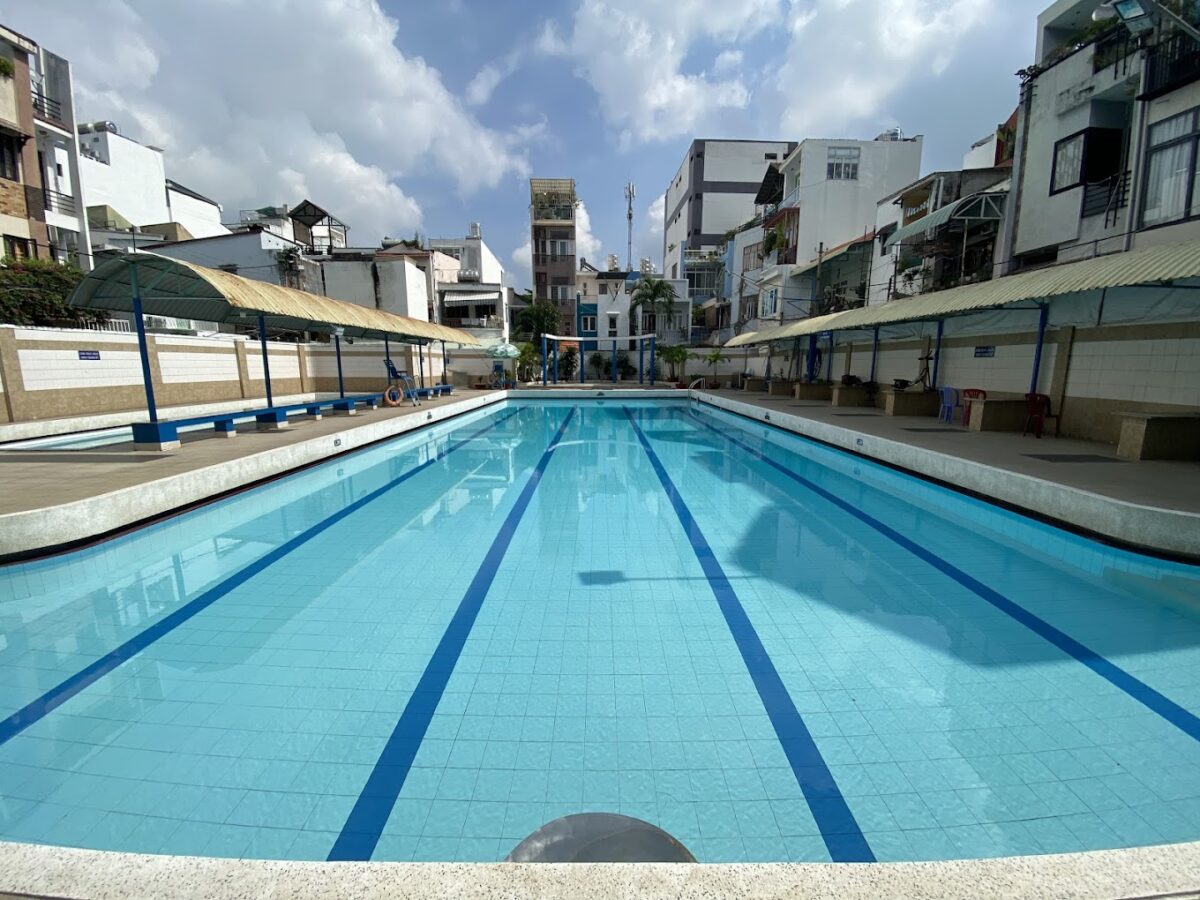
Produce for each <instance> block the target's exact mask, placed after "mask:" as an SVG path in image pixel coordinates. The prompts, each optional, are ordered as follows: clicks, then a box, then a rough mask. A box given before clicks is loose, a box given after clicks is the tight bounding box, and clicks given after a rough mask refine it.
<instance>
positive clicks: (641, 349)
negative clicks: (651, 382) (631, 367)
mask: <svg viewBox="0 0 1200 900" xmlns="http://www.w3.org/2000/svg"><path fill="white" fill-rule="evenodd" d="M645 365H646V342H645V341H638V384H645V383H646V382H645V380H644V379H643V377H642V369H643V368H644V367H645Z"/></svg>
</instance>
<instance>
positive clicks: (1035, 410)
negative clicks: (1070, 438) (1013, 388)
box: [1021, 394, 1058, 438]
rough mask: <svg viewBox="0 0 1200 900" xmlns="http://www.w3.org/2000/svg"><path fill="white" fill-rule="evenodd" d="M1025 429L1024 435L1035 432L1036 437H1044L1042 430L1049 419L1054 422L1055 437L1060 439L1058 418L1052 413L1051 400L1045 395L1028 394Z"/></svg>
mask: <svg viewBox="0 0 1200 900" xmlns="http://www.w3.org/2000/svg"><path fill="white" fill-rule="evenodd" d="M1025 403H1026V415H1025V429H1024V431H1022V432H1021V433H1022V434H1029V432H1030V431H1032V432H1033V436H1034V437H1038V438H1040V437H1041V436H1042V429H1043V428H1044V427H1045V425H1046V420H1047V419H1053V420H1054V436H1055V437H1058V416H1057V415H1055V414H1054V413H1052V412H1050V398H1049V397H1047V396H1046V395H1045V394H1026V395H1025Z"/></svg>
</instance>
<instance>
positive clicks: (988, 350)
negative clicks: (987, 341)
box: [975, 344, 996, 359]
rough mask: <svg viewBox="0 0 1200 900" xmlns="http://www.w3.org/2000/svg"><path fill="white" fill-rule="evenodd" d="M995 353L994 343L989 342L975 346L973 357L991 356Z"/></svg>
mask: <svg viewBox="0 0 1200 900" xmlns="http://www.w3.org/2000/svg"><path fill="white" fill-rule="evenodd" d="M995 355H996V345H995V344H991V345H989V346H987V347H976V348H975V357H976V358H977V359H978V358H979V357H981V356H987V357H991V356H995Z"/></svg>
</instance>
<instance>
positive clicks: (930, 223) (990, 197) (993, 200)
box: [884, 191, 1007, 247]
mask: <svg viewBox="0 0 1200 900" xmlns="http://www.w3.org/2000/svg"><path fill="white" fill-rule="evenodd" d="M1006 196H1007V194H1005V193H1003V192H996V191H981V192H979V193H978V194H971V195H969V196H967V197H962V198H961V199H959V200H955V201H954V202H953V203H947V204H946V205H945V206H943V207H941V208H940V209H935V210H934V211H933V212H931V213H930V214H929V215H927V216H922V217H921V218H919V219H917V221H915V222H909V223H908V224H907V225H905V226H904V227H903V228H897V229H896V230H895V231H893V232H892V233H891V234H890V235H889V236H888V239H887V242H886V243H885V244H884V247H892V246H894V245H896V244H897V243H903V242H904V241H906V240H911V239H913V238H919V239H921V240H924V239H925V237H926V236H927V235H929V234H930V232H933V231H936V230H937V229H938V228H940V227H941V226H942V225H945V224H946V223H947V222H949V221H950V220H951V219H964V220H967V221H972V222H980V221H996V220H999V219H1002V218H1004V201H1005V197H1006Z"/></svg>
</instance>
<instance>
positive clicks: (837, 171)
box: [825, 147, 862, 181]
mask: <svg viewBox="0 0 1200 900" xmlns="http://www.w3.org/2000/svg"><path fill="white" fill-rule="evenodd" d="M861 156H862V149H861V148H860V147H830V148H829V151H828V155H827V156H826V163H825V177H826V178H828V179H829V180H830V181H857V180H858V163H859V159H860V157H861Z"/></svg>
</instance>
